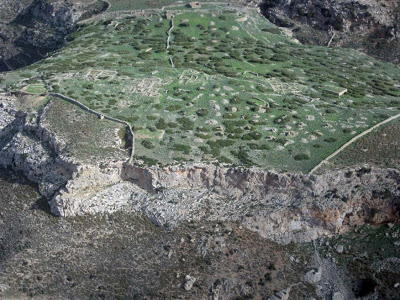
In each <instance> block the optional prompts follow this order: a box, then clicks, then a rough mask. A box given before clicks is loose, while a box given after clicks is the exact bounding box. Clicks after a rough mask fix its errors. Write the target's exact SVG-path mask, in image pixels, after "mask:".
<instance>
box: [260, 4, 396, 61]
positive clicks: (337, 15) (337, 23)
mask: <svg viewBox="0 0 400 300" xmlns="http://www.w3.org/2000/svg"><path fill="white" fill-rule="evenodd" d="M261 9H262V11H263V13H264V15H265V16H266V17H267V18H268V19H269V20H270V21H271V22H273V23H275V24H276V25H278V26H283V27H289V28H291V29H292V31H293V34H294V36H295V37H296V38H297V39H298V40H300V42H302V43H311V44H317V45H324V46H326V45H327V44H328V43H329V40H330V39H331V37H332V36H333V34H334V33H335V36H334V38H333V40H332V43H331V46H335V47H336V46H339V47H350V48H354V49H361V50H362V51H364V52H366V53H367V54H369V55H372V56H375V57H377V58H379V59H383V60H386V61H389V62H394V63H400V27H399V24H400V19H399V18H400V5H399V3H398V2H396V1H374V0H357V1H353V0H351V1H350V0H335V1H328V0H323V1H316V0H315V1H314V0H311V1H310V0H265V1H263V3H262V4H261Z"/></svg>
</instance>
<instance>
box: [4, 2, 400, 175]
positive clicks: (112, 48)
mask: <svg viewBox="0 0 400 300" xmlns="http://www.w3.org/2000/svg"><path fill="white" fill-rule="evenodd" d="M209 6H210V7H211V8H212V6H211V5H209ZM170 22H171V21H170V20H166V19H165V18H163V13H161V12H160V15H154V16H152V17H149V16H147V17H145V18H141V17H137V18H135V17H133V18H132V17H126V18H119V19H117V20H115V19H113V20H111V19H110V20H106V21H104V20H101V21H97V22H95V23H94V24H89V25H85V26H82V28H80V30H79V31H78V32H77V33H75V34H74V35H73V36H71V37H70V40H73V41H72V42H71V43H70V44H69V45H67V47H65V48H64V49H63V50H61V51H60V52H58V53H56V54H55V55H53V56H52V57H51V58H48V59H46V60H44V61H42V62H40V63H37V64H35V65H33V66H30V67H28V68H25V69H23V70H19V71H17V72H12V73H8V74H6V75H5V76H3V79H2V80H3V82H5V83H6V86H7V88H14V89H17V88H18V89H19V88H22V87H23V86H24V85H27V84H28V83H44V84H45V85H46V88H47V89H48V90H55V91H59V92H61V93H64V94H67V95H69V96H71V97H75V98H77V99H79V100H80V101H82V102H83V103H85V104H87V105H88V106H90V107H92V108H94V109H97V110H99V111H103V112H104V113H107V114H110V115H113V116H116V117H118V118H123V119H125V120H127V121H128V122H131V123H132V124H133V126H134V128H135V130H136V136H137V141H136V154H137V156H138V157H140V158H142V159H143V160H144V161H145V162H146V163H149V164H152V163H157V162H159V163H162V164H170V163H176V162H182V161H205V162H215V161H219V162H226V163H228V164H238V165H259V166H261V167H263V168H268V169H277V170H280V171H285V170H289V171H303V172H306V171H308V170H310V169H311V168H312V167H313V166H314V165H316V164H317V163H318V162H319V161H320V160H321V159H323V158H324V157H326V156H327V155H329V154H330V153H332V152H333V151H334V150H335V149H337V148H338V147H339V146H340V145H341V144H343V143H344V142H346V141H347V140H349V139H350V138H351V137H352V136H354V135H355V134H357V133H359V132H361V131H363V130H365V128H367V127H368V126H371V125H373V124H376V123H377V122H379V121H381V120H382V119H384V118H386V117H388V116H390V115H394V114H395V113H396V112H397V108H398V107H399V105H400V100H399V96H400V93H399V91H398V87H396V86H395V83H396V82H399V81H400V72H399V70H398V69H397V68H395V67H394V66H392V65H390V64H385V63H381V62H378V61H376V60H374V59H372V58H369V57H367V56H365V55H362V54H360V53H358V52H356V51H351V50H347V49H346V50H345V49H328V48H325V47H315V46H303V45H300V44H296V43H295V42H294V41H292V40H291V39H290V38H288V37H287V36H285V35H283V34H282V33H281V32H280V30H279V29H278V28H277V27H275V26H273V25H272V24H270V23H269V22H268V21H266V20H265V19H264V18H262V17H261V16H259V15H258V14H257V13H256V12H255V11H248V12H246V13H244V12H239V13H238V12H236V11H234V10H231V11H227V10H221V9H215V11H213V10H212V9H211V12H210V13H207V12H194V11H187V12H185V13H183V14H178V15H176V16H175V18H174V24H175V26H174V28H173V30H172V35H171V47H170V48H169V51H168V52H167V51H166V50H165V44H166V39H167V34H166V32H167V30H168V29H169V28H170ZM170 59H172V61H173V63H174V65H175V68H172V66H171V63H170ZM100 71H103V73H100ZM104 71H107V72H104ZM0 80H1V78H0ZM138 85H139V86H141V88H137V87H138ZM151 85H153V86H152V88H150V89H149V88H148V87H149V86H151ZM327 86H337V87H344V88H348V89H349V93H348V94H346V95H344V96H342V98H332V96H330V95H328V94H326V93H324V89H325V87H327ZM149 93H150V94H149ZM271 130H272V131H271ZM270 137H272V138H273V139H274V140H273V141H269V140H267V139H269V138H270Z"/></svg>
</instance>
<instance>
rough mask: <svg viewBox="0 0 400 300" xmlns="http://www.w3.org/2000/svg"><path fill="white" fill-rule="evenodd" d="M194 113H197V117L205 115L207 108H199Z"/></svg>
mask: <svg viewBox="0 0 400 300" xmlns="http://www.w3.org/2000/svg"><path fill="white" fill-rule="evenodd" d="M196 114H197V115H198V116H199V117H204V116H206V115H207V114H208V110H207V109H205V108H201V109H199V110H198V111H197V112H196Z"/></svg>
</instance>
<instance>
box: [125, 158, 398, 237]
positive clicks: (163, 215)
mask: <svg viewBox="0 0 400 300" xmlns="http://www.w3.org/2000/svg"><path fill="white" fill-rule="evenodd" d="M123 174H124V177H125V178H126V179H129V180H132V181H133V182H134V183H135V184H137V185H138V186H139V187H141V188H142V189H144V190H147V196H144V195H143V194H141V195H138V194H136V195H134V196H133V197H132V200H133V204H134V205H135V207H136V209H137V210H141V211H143V212H144V213H145V214H146V215H148V216H149V217H150V218H151V219H152V220H153V221H155V222H156V223H159V224H160V225H161V224H165V223H170V224H176V223H179V222H182V221H190V220H196V219H198V218H208V219H209V220H230V221H240V222H242V223H243V224H244V225H245V226H246V227H247V228H249V229H251V230H253V231H256V232H258V233H259V234H261V235H262V236H264V237H268V238H273V239H275V240H279V241H281V242H284V243H287V242H290V241H306V240H307V241H309V240H312V239H315V238H317V237H319V236H323V235H332V234H335V233H339V232H345V231H347V230H349V229H351V228H354V227H355V226H358V225H361V224H364V223H371V224H382V223H386V222H390V220H398V217H399V206H400V199H399V198H398V192H397V190H396V189H397V186H398V184H399V178H400V177H399V175H400V174H399V172H398V171H397V170H379V169H366V168H361V169H358V170H340V171H335V172H331V173H327V174H323V175H318V176H313V175H303V174H277V173H274V172H268V171H262V170H256V169H253V170H252V169H250V170H249V169H236V168H220V167H216V166H210V165H198V166H188V167H169V168H140V167H137V166H132V165H125V168H124V170H123ZM149 193H150V194H149ZM149 195H152V196H149ZM143 197H144V198H146V199H147V200H145V201H144V200H141V199H142V198H143ZM150 199H151V200H150Z"/></svg>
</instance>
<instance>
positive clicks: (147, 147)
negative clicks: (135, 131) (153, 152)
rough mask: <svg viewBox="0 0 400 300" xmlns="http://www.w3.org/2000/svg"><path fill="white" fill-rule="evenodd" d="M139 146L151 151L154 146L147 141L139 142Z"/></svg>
mask: <svg viewBox="0 0 400 300" xmlns="http://www.w3.org/2000/svg"><path fill="white" fill-rule="evenodd" d="M141 144H142V145H143V147H145V148H146V149H153V148H154V145H153V144H152V143H151V142H150V141H148V140H144V141H142V142H141Z"/></svg>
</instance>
